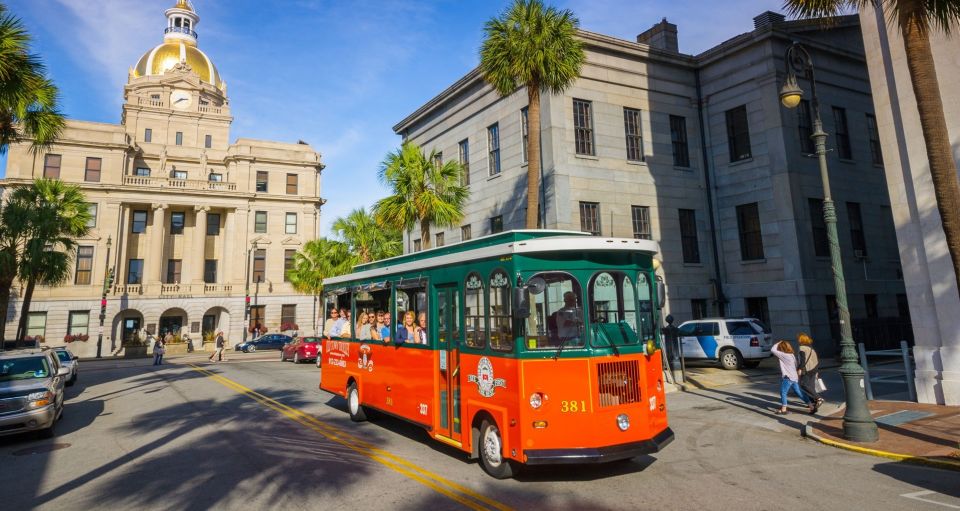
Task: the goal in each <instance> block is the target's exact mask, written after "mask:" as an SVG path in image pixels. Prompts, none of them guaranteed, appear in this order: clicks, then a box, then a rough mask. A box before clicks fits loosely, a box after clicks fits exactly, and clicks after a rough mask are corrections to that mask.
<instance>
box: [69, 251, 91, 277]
mask: <svg viewBox="0 0 960 511" xmlns="http://www.w3.org/2000/svg"><path fill="white" fill-rule="evenodd" d="M92 275H93V247H90V246H80V247H77V269H76V274H75V275H74V276H73V283H74V284H77V285H79V286H86V285H88V284H90V278H91V276H92Z"/></svg>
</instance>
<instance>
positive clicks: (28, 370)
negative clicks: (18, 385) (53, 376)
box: [0, 356, 50, 381]
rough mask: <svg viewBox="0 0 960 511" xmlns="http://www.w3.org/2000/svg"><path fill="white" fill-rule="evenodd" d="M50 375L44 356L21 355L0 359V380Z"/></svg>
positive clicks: (27, 378) (28, 378)
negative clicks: (20, 356) (19, 356)
mask: <svg viewBox="0 0 960 511" xmlns="http://www.w3.org/2000/svg"><path fill="white" fill-rule="evenodd" d="M49 376H50V365H49V364H48V363H47V359H46V357H42V356H39V357H22V358H11V359H7V360H0V381H12V380H32V379H35V378H47V377H49Z"/></svg>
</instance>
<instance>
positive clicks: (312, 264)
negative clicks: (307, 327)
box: [287, 238, 356, 331]
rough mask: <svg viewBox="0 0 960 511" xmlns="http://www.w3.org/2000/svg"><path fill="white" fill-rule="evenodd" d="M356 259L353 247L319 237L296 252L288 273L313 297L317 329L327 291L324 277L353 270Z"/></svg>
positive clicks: (296, 283)
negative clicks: (321, 305)
mask: <svg viewBox="0 0 960 511" xmlns="http://www.w3.org/2000/svg"><path fill="white" fill-rule="evenodd" d="M355 263H356V257H355V256H353V255H351V253H350V249H349V247H348V246H347V245H346V244H345V243H343V242H340V241H336V240H328V239H326V238H318V239H315V240H310V241H308V242H307V243H306V244H305V245H304V246H303V249H301V250H300V251H299V252H297V253H296V254H294V256H293V269H292V270H290V271H289V272H288V273H287V276H288V278H289V279H290V283H291V284H293V288H294V289H296V290H297V291H299V292H301V293H309V294H310V296H312V297H313V329H314V331H316V330H317V301H318V300H319V297H320V295H321V293H323V279H326V278H329V277H336V276H337V275H343V274H345V273H349V272H350V270H351V269H352V268H353V266H354V264H355Z"/></svg>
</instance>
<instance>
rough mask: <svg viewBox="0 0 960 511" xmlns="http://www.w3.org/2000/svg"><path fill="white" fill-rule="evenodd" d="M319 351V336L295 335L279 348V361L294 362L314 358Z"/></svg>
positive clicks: (297, 362)
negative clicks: (291, 340) (295, 336)
mask: <svg viewBox="0 0 960 511" xmlns="http://www.w3.org/2000/svg"><path fill="white" fill-rule="evenodd" d="M319 353H320V338H319V337H297V338H296V339H294V340H293V342H291V343H289V344H286V345H284V346H283V348H282V349H281V350H280V361H281V362H284V361H286V360H293V363H294V364H299V363H300V362H303V361H310V360H316V359H317V355H318V354H319Z"/></svg>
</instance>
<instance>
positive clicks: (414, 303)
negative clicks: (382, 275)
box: [394, 280, 428, 346]
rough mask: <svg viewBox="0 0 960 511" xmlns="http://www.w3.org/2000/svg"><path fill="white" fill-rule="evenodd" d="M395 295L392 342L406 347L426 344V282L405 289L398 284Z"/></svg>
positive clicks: (422, 281)
mask: <svg viewBox="0 0 960 511" xmlns="http://www.w3.org/2000/svg"><path fill="white" fill-rule="evenodd" d="M401 286H403V287H405V289H397V294H396V297H397V299H396V309H395V310H396V316H395V321H396V323H395V325H394V326H395V330H394V341H395V342H396V343H397V344H403V345H406V346H412V345H417V344H419V345H425V344H427V343H428V342H427V339H428V337H427V324H426V320H427V288H426V281H425V280H420V281H418V282H417V283H416V284H415V285H413V286H410V287H407V284H406V283H398V284H397V287H398V288H400V287H401Z"/></svg>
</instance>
